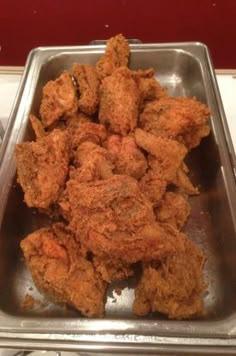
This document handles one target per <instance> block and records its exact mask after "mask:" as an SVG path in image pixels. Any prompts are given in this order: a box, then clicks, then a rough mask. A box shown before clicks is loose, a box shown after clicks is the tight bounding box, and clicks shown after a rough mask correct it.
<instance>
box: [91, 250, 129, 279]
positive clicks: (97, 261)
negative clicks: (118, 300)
mask: <svg viewBox="0 0 236 356" xmlns="http://www.w3.org/2000/svg"><path fill="white" fill-rule="evenodd" d="M93 265H94V268H95V270H96V271H97V272H98V273H100V275H101V277H102V279H103V280H104V281H105V282H107V283H112V282H115V281H122V280H124V279H127V278H129V277H131V276H133V275H134V268H133V266H132V265H130V264H128V263H124V262H122V261H118V260H115V261H114V260H112V259H109V258H107V259H103V258H99V257H96V256H95V257H94V258H93Z"/></svg>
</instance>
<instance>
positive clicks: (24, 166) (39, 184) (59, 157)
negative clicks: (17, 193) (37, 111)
mask: <svg viewBox="0 0 236 356" xmlns="http://www.w3.org/2000/svg"><path fill="white" fill-rule="evenodd" d="M69 148H70V147H69V138H68V136H67V133H66V132H65V131H60V130H53V131H52V132H51V133H50V134H48V135H47V136H45V137H42V138H40V139H38V140H37V141H36V142H24V143H21V144H18V145H16V149H15V157H16V166H17V174H18V178H17V180H18V182H19V183H20V185H21V187H22V189H23V191H24V193H25V194H24V199H25V202H26V204H27V205H28V206H29V207H36V208H43V209H47V208H49V206H50V205H51V204H53V203H55V202H56V201H57V199H58V196H59V194H60V192H61V190H62V189H63V188H64V184H65V180H66V176H67V173H68V165H69Z"/></svg>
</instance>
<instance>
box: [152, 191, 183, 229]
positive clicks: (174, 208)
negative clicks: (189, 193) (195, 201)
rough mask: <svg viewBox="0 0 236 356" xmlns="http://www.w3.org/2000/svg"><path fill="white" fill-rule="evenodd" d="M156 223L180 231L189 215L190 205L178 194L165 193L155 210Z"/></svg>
mask: <svg viewBox="0 0 236 356" xmlns="http://www.w3.org/2000/svg"><path fill="white" fill-rule="evenodd" d="M155 214H156V218H157V221H159V222H162V223H166V224H170V225H172V226H174V227H175V228H177V229H179V230H180V229H181V228H182V227H183V226H184V224H185V223H186V221H187V219H188V217H189V214H190V205H189V203H188V201H187V200H186V199H185V198H184V197H183V195H182V194H180V193H174V192H167V193H166V194H165V195H164V197H163V199H162V200H161V202H160V205H159V206H158V208H156V210H155Z"/></svg>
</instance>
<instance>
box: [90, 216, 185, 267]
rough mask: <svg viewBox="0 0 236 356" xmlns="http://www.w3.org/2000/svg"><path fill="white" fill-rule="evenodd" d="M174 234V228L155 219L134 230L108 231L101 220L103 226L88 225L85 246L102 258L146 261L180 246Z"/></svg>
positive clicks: (175, 249)
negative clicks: (153, 221) (166, 226)
mask: <svg viewBox="0 0 236 356" xmlns="http://www.w3.org/2000/svg"><path fill="white" fill-rule="evenodd" d="M129 216H130V214H129ZM106 217H107V216H106ZM100 223H101V220H100ZM129 223H130V222H129ZM177 237H178V235H177V233H176V232H175V231H174V230H173V229H172V230H171V229H169V230H168V229H164V228H163V227H162V226H161V225H159V224H157V223H152V224H146V225H144V226H143V227H141V228H140V229H139V230H136V231H135V232H134V233H129V232H127V231H114V232H112V233H111V230H110V231H108V226H107V225H105V224H104V226H103V227H102V226H101V225H100V227H99V228H95V227H94V226H93V228H92V229H90V231H89V233H88V234H87V238H86V240H85V241H84V246H85V247H86V249H87V250H89V251H91V252H92V253H94V254H96V255H97V256H99V257H100V258H102V259H105V260H106V259H107V258H112V259H113V260H114V261H116V260H118V261H121V262H123V263H125V264H127V263H136V262H138V261H144V262H149V261H152V260H160V259H162V258H165V257H166V256H169V255H171V254H173V253H175V252H176V251H177V250H178V249H179V248H180V249H181V248H182V244H181V241H180V240H179V239H178V238H177Z"/></svg>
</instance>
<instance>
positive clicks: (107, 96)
mask: <svg viewBox="0 0 236 356" xmlns="http://www.w3.org/2000/svg"><path fill="white" fill-rule="evenodd" d="M139 104H140V92H139V89H138V86H137V84H136V82H135V80H134V79H133V78H132V74H131V73H130V71H129V69H128V68H125V67H121V68H120V69H117V70H116V71H115V72H114V73H113V74H112V75H111V76H109V77H107V78H105V79H104V80H103V82H102V84H101V86H100V107H99V121H100V123H102V124H104V125H106V126H108V127H109V128H110V130H111V131H112V132H114V133H117V134H121V135H123V136H125V135H127V134H128V133H129V132H130V131H132V130H133V129H134V128H135V127H136V126H137V120H138V113H139Z"/></svg>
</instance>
